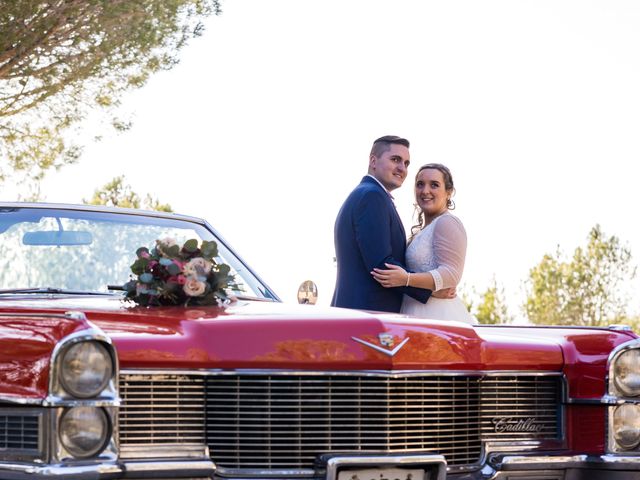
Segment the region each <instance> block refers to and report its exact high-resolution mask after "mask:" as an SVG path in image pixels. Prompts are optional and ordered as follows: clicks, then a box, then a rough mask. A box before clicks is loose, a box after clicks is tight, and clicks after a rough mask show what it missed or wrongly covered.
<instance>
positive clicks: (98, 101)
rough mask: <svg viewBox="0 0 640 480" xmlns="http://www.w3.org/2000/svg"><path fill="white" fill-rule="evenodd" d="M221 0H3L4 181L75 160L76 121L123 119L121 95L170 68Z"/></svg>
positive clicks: (34, 181) (0, 125)
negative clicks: (92, 116) (95, 114)
mask: <svg viewBox="0 0 640 480" xmlns="http://www.w3.org/2000/svg"><path fill="white" fill-rule="evenodd" d="M219 13H220V5H219V2H218V0H50V1H42V0H20V1H15V0H0V185H1V184H2V183H3V182H6V181H8V180H9V179H11V181H13V182H20V183H23V184H26V185H27V188H28V189H29V190H30V191H31V195H30V197H31V199H34V198H37V197H38V195H39V190H38V184H39V182H40V180H41V179H42V178H43V177H44V175H45V174H46V172H47V171H48V170H50V169H52V168H55V169H58V168H60V167H62V166H64V165H66V164H69V163H73V162H75V161H77V160H78V158H79V157H80V154H81V145H79V144H78V143H77V142H76V141H75V140H74V139H73V133H74V132H73V128H74V127H78V125H79V122H80V121H81V120H83V119H85V118H86V117H87V115H88V113H89V112H91V111H95V110H100V111H103V112H104V113H105V114H107V115H109V116H110V123H111V124H112V125H113V127H115V128H116V130H124V129H127V128H128V127H129V124H128V123H127V122H126V121H123V120H121V119H118V118H116V116H115V110H116V107H118V106H119V103H120V99H121V96H122V94H123V93H124V92H125V91H127V90H130V89H135V88H139V87H141V86H143V85H144V84H145V83H146V82H147V80H148V79H149V77H150V75H152V74H153V73H155V72H158V71H160V70H167V69H170V68H171V67H173V66H174V65H175V64H176V63H177V62H178V58H177V54H178V52H179V51H180V49H181V48H183V47H184V46H185V44H186V43H187V41H188V40H189V39H190V38H192V37H194V36H198V35H200V34H201V33H202V31H203V24H202V20H203V19H204V18H205V17H207V16H209V15H211V14H216V15H217V14H219Z"/></svg>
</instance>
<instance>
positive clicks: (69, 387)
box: [58, 340, 114, 399]
mask: <svg viewBox="0 0 640 480" xmlns="http://www.w3.org/2000/svg"><path fill="white" fill-rule="evenodd" d="M91 350H92V351H91ZM71 355H75V358H68V357H69V356H71ZM91 357H101V358H91ZM58 362H59V364H58V382H59V383H60V387H61V388H62V390H64V391H65V392H66V393H67V394H68V395H69V396H70V397H74V398H81V399H87V398H94V397H99V396H100V395H101V393H102V392H103V391H104V390H105V389H107V387H108V385H109V382H111V381H112V380H113V374H114V365H113V358H112V356H111V354H110V352H109V349H108V348H107V347H106V346H105V345H104V344H103V343H102V342H97V341H94V340H81V341H78V342H70V343H69V344H68V345H67V346H66V347H65V348H64V349H63V350H62V351H61V352H60V357H59V360H58ZM76 363H81V364H82V367H83V369H82V370H81V371H78V372H77V373H76V372H73V365H70V364H76ZM101 366H102V368H100V367H101ZM91 370H93V371H91ZM88 376H94V377H100V378H97V379H96V381H97V382H98V383H97V385H96V386H91V385H89V382H88V381H87V379H86V378H85V377H88ZM94 383H95V382H94Z"/></svg>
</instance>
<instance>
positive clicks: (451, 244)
mask: <svg viewBox="0 0 640 480" xmlns="http://www.w3.org/2000/svg"><path fill="white" fill-rule="evenodd" d="M436 222H437V223H436V224H435V225H434V228H433V253H434V257H435V260H436V264H437V265H438V266H437V267H436V268H435V269H433V270H431V271H430V272H429V273H431V275H432V276H433V279H434V281H435V288H434V291H437V290H441V289H443V288H449V287H455V286H456V285H458V282H460V279H461V278H462V271H463V270H464V260H465V256H466V253H467V233H466V231H465V229H464V226H463V225H462V222H461V221H460V220H459V219H458V218H457V217H454V216H453V215H442V216H441V217H440V218H438V219H437V220H436Z"/></svg>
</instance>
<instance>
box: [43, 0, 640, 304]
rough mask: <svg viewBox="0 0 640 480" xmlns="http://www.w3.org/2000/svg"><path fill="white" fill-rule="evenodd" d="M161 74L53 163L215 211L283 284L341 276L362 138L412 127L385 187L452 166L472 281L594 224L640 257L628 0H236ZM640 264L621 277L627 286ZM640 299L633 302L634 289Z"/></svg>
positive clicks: (637, 98) (524, 264)
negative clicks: (102, 131) (125, 120)
mask: <svg viewBox="0 0 640 480" xmlns="http://www.w3.org/2000/svg"><path fill="white" fill-rule="evenodd" d="M222 7H223V14H222V15H220V16H218V17H213V18H211V19H210V20H209V21H208V22H207V24H206V27H207V28H206V31H205V34H204V36H203V37H201V38H199V39H196V40H194V41H192V42H191V44H190V45H189V46H188V47H187V48H186V49H185V50H184V51H183V53H182V61H181V63H180V64H179V65H178V66H177V67H176V68H175V69H174V70H172V71H171V72H167V73H162V74H159V75H157V76H156V77H154V78H153V79H152V80H151V81H150V82H149V84H148V85H147V86H146V87H145V88H143V89H142V90H140V91H138V92H136V93H135V94H133V95H131V96H129V97H127V98H126V99H125V108H126V109H127V110H128V111H130V112H133V114H134V115H133V120H134V126H133V128H132V129H131V130H130V131H129V132H127V133H124V134H122V135H119V136H114V137H112V138H108V139H107V140H105V141H103V142H102V143H99V144H94V145H92V146H89V147H87V148H86V150H85V155H84V158H83V159H82V161H81V162H80V163H79V164H78V165H76V166H72V167H67V168H65V169H63V170H62V171H61V172H60V173H58V174H55V175H51V176H50V178H49V179H48V180H47V182H46V183H45V184H44V188H43V192H44V194H45V196H46V199H47V200H48V201H56V202H59V201H63V202H80V201H81V200H82V199H83V198H90V197H91V195H92V193H93V191H94V189H95V188H97V187H99V186H102V185H104V184H105V183H106V182H107V181H109V180H111V179H112V178H114V177H115V176H117V175H121V174H124V175H125V176H126V180H127V182H128V183H130V184H131V185H132V186H133V188H134V190H136V191H137V192H138V193H140V194H141V195H144V194H145V193H147V192H149V193H151V194H152V195H154V196H155V197H157V198H159V199H160V200H161V201H162V202H168V203H170V204H171V205H172V206H173V208H174V209H175V210H176V211H177V212H180V213H186V214H191V215H196V216H202V217H205V218H207V219H208V220H209V221H210V222H211V223H212V224H214V225H215V226H216V228H218V230H219V231H220V232H222V234H223V236H224V237H225V238H226V239H227V240H229V241H230V243H231V244H232V245H233V246H234V247H235V248H236V250H237V251H238V252H239V253H240V255H241V256H242V257H244V258H245V260H247V261H248V262H249V263H250V264H251V265H252V266H253V267H254V268H255V269H256V270H257V271H258V272H259V273H260V274H261V276H262V277H263V279H264V280H265V281H266V282H267V283H268V284H270V285H271V286H272V287H273V288H274V289H275V290H276V291H277V292H278V293H279V295H280V296H281V297H282V298H283V299H284V300H290V301H294V300H295V294H296V290H297V286H298V284H299V283H300V282H301V281H303V280H305V279H313V280H315V281H316V283H317V284H318V286H319V292H320V299H319V303H320V304H328V303H329V301H330V298H331V294H332V292H333V284H334V278H335V267H334V265H333V256H334V247H333V224H334V220H335V216H336V213H337V211H338V209H339V207H340V205H341V204H342V202H343V200H344V198H345V197H346V195H347V194H348V193H349V191H350V190H351V189H352V188H353V187H354V186H355V185H356V184H357V183H358V182H359V181H360V179H361V177H362V176H363V175H364V174H365V173H366V168H367V162H368V153H369V149H370V146H371V142H372V141H373V140H374V139H375V138H377V137H379V136H382V135H386V134H394V135H401V136H404V137H407V138H408V139H409V140H410V141H411V159H412V167H411V168H410V172H409V175H410V176H409V177H408V178H407V181H406V182H405V184H404V186H403V187H402V188H401V189H400V190H396V192H395V193H394V195H395V197H396V204H397V206H398V209H399V211H400V213H401V216H402V217H403V220H404V223H405V228H406V229H407V230H408V229H409V228H410V227H411V225H412V224H413V221H412V220H413V219H412V213H413V198H412V196H413V189H412V182H413V176H414V175H415V172H416V170H417V167H418V166H419V165H421V164H423V163H427V162H441V163H444V164H446V165H448V166H449V167H450V168H451V170H452V172H453V176H454V181H455V184H456V188H457V195H456V196H455V197H454V198H455V201H456V204H457V208H456V210H455V213H456V214H457V215H458V216H459V217H460V218H461V219H462V221H463V222H464V224H465V226H466V229H467V234H468V240H469V248H468V252H467V264H466V269H465V274H464V277H463V286H464V288H465V289H466V290H471V288H475V289H477V290H484V289H485V288H486V287H487V286H488V285H489V283H490V281H491V279H492V277H494V276H495V278H496V279H497V281H498V283H499V285H502V286H503V287H504V288H505V291H506V294H507V296H508V298H509V303H510V308H511V313H512V314H514V315H516V316H519V315H520V310H519V306H520V305H521V304H522V302H523V300H524V290H523V281H524V280H525V279H526V278H527V276H528V272H529V269H530V268H532V267H533V266H534V265H535V264H537V263H538V262H539V261H540V259H541V258H542V255H543V254H544V253H547V252H553V251H555V249H556V247H557V246H558V245H559V246H560V247H561V248H562V250H563V251H565V252H567V253H572V252H573V250H574V249H575V248H576V247H577V246H578V245H583V244H585V243H586V238H587V234H588V232H589V230H590V229H591V228H592V227H593V226H594V225H595V224H596V223H599V224H600V225H601V226H602V229H603V230H604V232H605V233H606V234H608V235H617V236H618V237H619V238H620V239H621V240H622V241H623V242H625V243H626V244H627V245H628V246H629V247H630V248H631V250H632V252H633V253H634V254H635V256H636V258H635V259H634V261H635V262H636V263H637V258H640V227H638V225H637V221H636V210H637V208H638V204H639V202H638V193H637V187H636V185H637V183H638V175H637V171H638V168H637V164H638V160H639V157H640V141H639V135H638V132H640V88H639V85H640V28H638V25H640V2H637V1H635V0H629V1H620V0H609V1H606V2H605V1H586V0H577V1H563V0H553V1H548V0H531V1H519V0H504V1H496V0H484V1H482V2H478V1H477V0H467V1H438V2H436V1H421V2H417V1H413V0H396V1H393V2H391V1H381V0H350V1H344V0H327V1H324V2H301V1H299V0H274V1H269V2H265V1H264V0H234V1H230V0H228V1H223V4H222ZM638 282H639V280H636V281H634V284H633V285H632V286H631V288H632V289H633V290H635V291H637V290H638V286H639V283H638ZM637 303H638V302H635V303H634V305H635V304H637Z"/></svg>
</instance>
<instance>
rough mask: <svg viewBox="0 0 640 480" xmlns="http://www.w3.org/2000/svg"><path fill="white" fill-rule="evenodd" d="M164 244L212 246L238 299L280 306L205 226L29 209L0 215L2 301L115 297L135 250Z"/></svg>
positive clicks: (174, 218) (147, 217) (4, 211)
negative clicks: (18, 294) (33, 296)
mask: <svg viewBox="0 0 640 480" xmlns="http://www.w3.org/2000/svg"><path fill="white" fill-rule="evenodd" d="M165 238H172V239H175V241H176V243H178V244H179V245H182V244H183V243H184V242H185V241H187V240H190V239H196V240H197V241H198V244H200V243H201V242H202V241H204V240H206V241H215V242H216V243H217V245H218V256H217V257H216V261H218V263H226V264H228V265H229V266H230V267H231V273H232V274H233V275H234V277H235V283H236V284H237V286H236V287H234V291H233V293H234V294H235V295H236V296H239V297H253V298H261V299H276V298H277V297H276V296H275V295H274V294H273V293H272V292H271V291H270V290H269V289H268V288H267V287H266V286H265V285H264V284H263V283H262V282H260V280H259V279H258V278H257V277H256V276H255V275H254V274H253V273H252V272H251V271H250V270H249V269H248V268H247V267H246V265H244V263H242V262H241V261H240V260H239V259H238V258H237V257H236V256H235V255H234V254H233V252H232V251H231V250H230V249H229V248H228V246H227V245H225V244H224V243H223V241H221V240H220V238H218V237H216V235H215V234H214V232H212V231H211V230H210V229H209V228H207V226H206V224H203V223H199V222H196V221H191V220H190V219H185V218H182V217H179V216H174V215H171V214H167V215H166V216H154V215H145V214H144V212H140V213H138V212H135V213H131V212H127V213H120V212H117V213H114V212H110V211H85V210H67V209H57V208H56V209H54V208H32V207H28V208H26V207H25V208H16V207H0V258H2V260H3V267H2V268H1V269H0V293H2V291H5V292H6V291H11V290H14V291H22V292H24V293H30V292H31V293H38V292H44V293H56V292H59V291H65V292H82V293H105V294H107V293H113V291H114V290H118V288H119V287H121V286H122V285H124V284H125V283H126V282H127V281H128V280H129V279H130V276H131V268H130V267H131V265H132V264H133V262H134V261H135V260H136V250H137V249H138V248H140V247H147V248H149V249H151V248H153V247H154V246H155V243H156V240H157V239H165Z"/></svg>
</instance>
